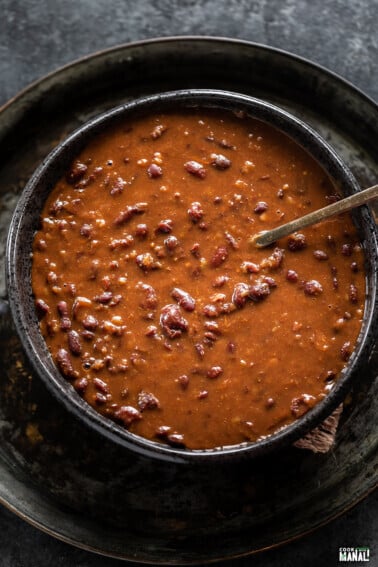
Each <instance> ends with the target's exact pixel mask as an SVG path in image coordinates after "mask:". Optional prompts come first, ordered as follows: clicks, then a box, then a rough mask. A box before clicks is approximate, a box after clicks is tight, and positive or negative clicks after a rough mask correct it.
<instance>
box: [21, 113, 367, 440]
mask: <svg viewBox="0 0 378 567" xmlns="http://www.w3.org/2000/svg"><path fill="white" fill-rule="evenodd" d="M335 199H337V194H336V189H335V187H334V185H333V183H332V182H331V180H330V179H329V178H328V177H327V176H326V174H325V173H324V171H323V170H322V169H321V168H320V167H319V165H318V164H317V163H315V162H314V160H313V159H312V158H311V157H309V155H307V153H305V152H304V151H303V150H302V149H301V148H299V147H298V145H296V144H295V143H293V142H292V141H291V140H289V139H288V138H287V137H286V136H285V135H283V134H282V133H280V132H278V131H277V130H276V129H274V128H273V127H271V126H269V125H266V124H263V123H261V122H259V121H256V120H254V119H252V118H249V117H246V116H240V115H235V114H232V113H228V112H221V111H210V110H203V111H201V110H195V111H194V110H193V111H185V110H179V111H178V112H168V113H166V114H162V115H153V116H152V115H151V116H145V117H143V118H138V119H135V120H134V121H125V122H123V123H121V124H119V125H117V127H116V128H114V127H113V128H112V129H111V130H107V131H105V132H104V133H102V134H101V135H100V136H99V137H97V138H96V139H95V140H93V141H91V142H90V143H89V145H88V146H87V147H86V148H85V149H84V150H83V151H82V153H81V154H80V155H79V156H78V157H77V159H76V160H75V161H74V162H73V163H72V165H71V167H70V169H69V171H67V173H66V175H65V177H64V178H62V179H61V180H60V181H59V182H58V183H57V185H56V186H55V188H54V189H53V191H52V192H51V194H50V196H49V198H48V200H47V202H46V204H45V207H44V210H43V213H42V216H41V226H40V230H39V231H38V232H37V233H36V236H35V241H34V252H33V271H32V279H33V290H34V294H35V299H36V307H37V311H38V314H39V318H40V325H41V330H42V333H43V335H44V337H45V340H46V342H47V345H48V347H49V349H50V351H51V354H52V356H53V358H54V360H55V362H56V364H57V366H58V368H59V369H60V371H61V373H62V374H63V375H64V376H65V378H66V379H67V380H69V381H70V382H71V383H72V385H73V387H74V388H75V389H76V391H77V392H78V393H79V394H80V395H81V396H82V397H83V398H84V399H85V400H86V401H87V402H88V403H89V404H91V405H92V406H93V407H94V408H95V409H96V410H97V411H98V412H100V413H101V414H103V415H104V416H107V417H108V418H110V419H112V420H114V421H116V422H117V423H119V424H121V425H122V426H124V427H125V428H127V429H129V430H130V431H131V432H133V433H135V434H137V435H140V436H142V437H145V438H148V439H151V440H154V441H160V442H162V443H167V444H169V445H171V446H175V447H186V448H189V449H204V448H213V447H219V446H226V445H233V444H239V443H242V442H245V441H252V442H253V441H256V440H258V439H259V438H261V437H263V436H267V435H270V434H272V433H274V432H275V431H277V430H278V429H279V428H281V427H283V426H285V425H287V424H290V423H291V422H293V421H294V420H296V419H298V418H300V417H301V416H302V415H303V414H304V413H306V412H307V411H308V410H309V409H310V408H312V407H313V406H314V405H315V404H316V403H318V402H319V401H320V400H321V399H322V398H323V397H324V396H325V395H327V392H328V391H329V390H330V389H331V388H332V386H333V384H334V382H335V380H337V376H338V374H339V373H340V371H341V370H342V369H343V367H344V366H345V365H346V364H347V361H348V358H349V357H350V355H351V353H352V351H353V348H354V344H355V341H356V338H357V336H358V334H359V331H360V327H361V320H362V317H363V310H364V301H365V274H364V253H363V250H362V247H361V245H360V244H359V242H358V237H357V233H356V230H355V227H354V225H353V222H352V220H351V217H350V216H349V215H342V216H339V217H336V218H333V219H331V220H327V221H326V222H323V223H321V224H318V225H316V226H313V227H310V228H307V229H306V230H304V231H303V232H300V233H295V234H292V235H291V236H289V237H287V238H285V239H282V240H280V241H278V242H277V243H276V244H275V245H274V246H271V247H269V248H266V249H256V248H254V247H251V245H250V244H248V237H249V236H250V235H253V234H255V233H256V232H259V231H261V230H265V229H268V228H273V227H275V226H277V225H279V224H282V223H284V222H288V221H289V220H292V219H294V218H296V217H299V216H302V215H304V214H306V213H308V212H310V211H311V210H314V209H317V208H320V207H323V206H325V205H327V204H328V203H329V202H332V201H334V200H335Z"/></svg>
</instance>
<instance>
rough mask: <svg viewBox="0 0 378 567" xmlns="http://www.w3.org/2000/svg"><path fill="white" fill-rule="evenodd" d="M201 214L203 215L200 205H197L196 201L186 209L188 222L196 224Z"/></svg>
mask: <svg viewBox="0 0 378 567" xmlns="http://www.w3.org/2000/svg"><path fill="white" fill-rule="evenodd" d="M203 214H204V213H203V209H202V205H201V203H199V202H198V201H194V202H193V203H192V204H191V205H190V207H189V209H188V215H189V218H190V220H191V221H192V222H194V223H195V222H198V221H200V220H201V219H202V217H203Z"/></svg>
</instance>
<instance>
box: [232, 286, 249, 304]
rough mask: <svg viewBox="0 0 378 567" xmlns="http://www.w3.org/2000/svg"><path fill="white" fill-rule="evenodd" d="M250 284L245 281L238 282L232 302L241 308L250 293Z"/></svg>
mask: <svg viewBox="0 0 378 567" xmlns="http://www.w3.org/2000/svg"><path fill="white" fill-rule="evenodd" d="M249 288H250V286H249V285H248V284H246V283H244V282H240V283H237V284H236V285H235V287H234V291H233V294H232V299H231V301H232V303H233V304H234V305H236V307H238V308H239V309H240V308H242V307H244V305H245V304H246V302H247V298H248V295H249Z"/></svg>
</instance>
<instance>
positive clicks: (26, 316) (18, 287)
mask: <svg viewBox="0 0 378 567" xmlns="http://www.w3.org/2000/svg"><path fill="white" fill-rule="evenodd" d="M198 106H200V107H205V108H220V109H227V110H233V111H244V112H245V113H246V114H248V115H250V116H252V117H254V118H257V119H259V120H261V121H263V122H266V123H268V124H271V125H272V126H275V127H276V128H277V129H278V130H281V131H283V132H284V133H285V134H286V135H288V136H289V137H290V138H292V139H293V140H294V141H295V142H297V143H298V144H299V145H300V146H302V147H303V148H304V149H305V150H307V151H308V152H309V153H310V154H311V155H312V156H313V157H314V159H315V160H316V161H317V162H318V163H319V164H320V165H321V166H322V167H323V169H324V170H325V171H326V172H327V173H328V175H329V176H330V177H331V178H332V179H333V180H334V182H335V184H336V186H337V187H338V188H339V189H340V191H341V192H342V193H343V194H345V195H349V194H352V193H354V192H356V191H359V189H360V188H359V186H358V184H357V182H356V180H355V179H354V177H353V175H352V174H351V172H350V171H349V169H348V168H347V167H346V165H345V164H344V163H343V162H342V161H341V160H340V158H339V157H338V156H337V154H336V153H335V151H334V150H333V149H332V148H331V147H330V146H329V145H328V144H327V143H326V142H325V141H324V140H323V139H322V138H321V137H320V136H319V135H318V134H317V133H316V132H315V131H314V130H312V129H311V128H310V127H309V126H307V125H306V124H304V123H303V122H301V121H300V120H298V119H297V118H295V117H294V116H292V115H290V114H288V113H287V112H285V111H284V110H282V109H279V108H278V107H276V106H273V105H272V104H269V103H267V102H264V101H261V100H258V99H255V98H251V97H248V96H245V95H240V94H236V93H230V92H224V91H216V90H185V91H175V92H167V93H162V94H158V95H152V96H147V97H143V98H141V99H138V100H136V101H132V102H128V103H126V104H124V105H122V106H119V107H117V108H114V109H112V110H109V111H107V112H105V113H104V114H102V115H101V116H98V117H96V118H94V119H92V120H90V121H89V122H88V123H86V124H84V125H83V126H82V127H80V128H79V129H78V130H76V131H75V132H74V133H73V134H71V135H70V136H69V137H68V138H67V139H66V140H64V141H63V142H62V143H61V144H59V145H58V146H57V147H56V148H55V149H54V150H53V151H52V152H51V153H50V154H49V155H48V156H47V158H46V159H45V160H44V161H43V163H42V164H41V165H40V166H39V168H38V169H37V170H36V171H35V173H34V174H33V175H32V177H31V178H30V180H29V182H28V183H27V185H26V187H25V189H24V191H23V193H22V195H21V197H20V200H19V202H18V205H17V207H16V210H15V212H14V215H13V218H12V222H11V225H10V230H9V236H8V242H7V260H6V269H7V285H8V297H9V302H10V306H11V312H12V316H13V320H14V323H15V326H16V329H17V332H18V334H19V337H20V339H21V342H22V345H23V347H24V349H25V351H26V355H27V356H28V358H29V360H30V362H31V363H32V365H33V367H34V369H35V370H36V372H37V373H38V375H39V376H40V378H41V379H42V380H43V381H44V383H45V384H46V386H47V387H48V388H49V390H50V391H51V392H52V394H53V395H54V396H55V397H56V398H57V399H58V400H59V402H60V403H62V404H63V405H64V406H65V407H66V408H67V409H68V410H69V411H70V412H72V413H73V414H74V415H75V416H76V417H78V418H79V419H80V420H81V421H82V422H84V423H85V424H86V425H87V426H88V427H90V428H92V429H94V430H95V431H97V432H98V434H100V435H105V436H107V437H108V438H110V439H111V440H112V441H114V442H116V443H118V444H120V445H122V446H123V447H125V448H127V449H128V450H131V451H136V452H137V453H139V454H142V455H145V456H148V457H155V458H158V459H163V460H171V461H175V462H186V463H204V462H214V461H217V462H219V461H230V460H234V459H237V458H241V457H243V458H244V457H248V458H251V457H256V456H258V455H263V454H266V453H268V452H271V451H273V450H274V449H278V448H283V447H284V446H287V445H289V444H291V443H293V442H294V441H296V440H298V439H299V438H300V437H302V436H303V435H305V434H306V433H307V432H308V431H310V430H311V429H312V428H314V427H315V426H317V425H319V424H320V423H321V422H322V421H323V420H324V419H325V418H326V417H327V416H329V415H330V414H331V413H332V411H333V410H334V409H335V408H336V407H337V406H338V405H339V404H340V403H341V402H342V400H343V399H344V398H345V395H346V394H347V392H348V391H349V390H350V388H351V386H352V385H353V382H354V381H355V380H356V379H358V378H360V379H361V374H362V370H363V368H364V365H365V364H366V361H367V359H368V354H369V351H370V349H371V346H372V345H373V343H374V340H375V333H376V329H377V293H376V290H377V253H378V249H377V235H376V227H375V223H374V222H373V219H372V217H371V214H370V212H369V209H368V207H366V206H364V207H361V208H360V209H359V210H356V211H355V212H354V220H355V223H356V226H357V228H358V231H359V234H360V238H361V242H362V243H363V247H364V252H365V257H366V266H365V268H366V274H367V279H366V285H367V297H366V305H365V314H364V319H363V324H362V328H361V332H360V334H359V337H358V340H357V343H356V347H355V349H354V352H353V354H352V356H351V358H350V360H349V361H348V364H347V366H346V368H344V370H343V371H342V372H341V375H340V376H339V378H338V380H337V382H336V384H335V386H334V387H333V389H332V390H331V391H330V392H329V393H328V395H327V396H326V397H325V398H324V399H323V400H322V401H321V402H319V403H318V404H317V405H316V406H315V407H314V408H312V409H311V410H310V411H309V412H307V413H306V414H305V415H304V416H303V417H301V418H299V419H298V420H297V421H295V422H294V423H292V424H290V425H288V426H286V427H285V428H283V429H281V430H280V431H278V432H276V433H274V434H272V435H270V436H268V437H265V438H264V439H261V440H259V441H257V442H246V443H243V444H239V445H234V446H227V447H219V448H214V449H206V450H188V449H179V448H174V447H170V446H167V445H163V444H161V443H157V442H154V441H150V440H147V439H145V438H143V437H140V436H137V435H135V434H133V433H130V432H129V431H127V430H125V429H124V428H122V427H121V426H119V425H117V424H116V423H114V422H113V421H111V420H110V419H108V418H105V417H103V416H102V415H100V414H99V413H98V412H96V410H94V409H93V408H92V407H91V406H90V405H89V404H87V403H86V402H85V401H84V400H83V399H82V398H81V397H80V396H79V395H78V394H77V393H76V391H75V390H74V389H73V387H72V386H71V385H70V384H69V382H67V380H66V379H65V378H64V377H63V376H62V375H61V374H60V372H59V371H58V369H57V367H56V366H55V364H54V362H53V360H52V357H51V356H50V353H49V351H48V349H47V346H46V343H45V341H44V339H43V337H42V335H41V332H40V329H39V324H38V319H37V315H36V309H35V304H34V298H33V293H32V286H31V252H32V242H33V238H34V234H35V232H36V230H37V228H38V226H39V220H40V214H41V210H42V208H43V205H44V203H45V200H46V198H47V196H48V194H49V193H50V191H51V190H52V189H53V187H54V185H55V183H56V182H57V181H58V179H59V178H60V177H61V176H62V175H63V174H64V172H65V171H66V170H67V169H68V167H69V165H70V163H71V162H72V160H73V159H74V158H75V157H76V156H77V154H78V153H79V152H80V151H81V149H82V148H83V147H84V146H85V145H86V144H87V142H88V141H89V140H90V139H91V138H93V137H94V136H96V135H97V134H98V133H99V132H101V131H102V130H103V129H104V128H106V127H108V126H110V125H112V124H115V123H116V122H117V121H119V120H121V119H123V118H125V117H131V116H132V117H136V116H139V115H142V114H144V113H149V112H159V111H164V110H167V109H169V108H172V107H176V108H194V107H198Z"/></svg>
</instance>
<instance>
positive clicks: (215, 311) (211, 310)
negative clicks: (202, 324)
mask: <svg viewBox="0 0 378 567" xmlns="http://www.w3.org/2000/svg"><path fill="white" fill-rule="evenodd" d="M202 313H203V314H204V315H205V316H206V317H209V318H212V317H218V315H219V313H220V310H219V308H218V307H217V306H216V305H211V304H210V303H209V304H208V305H205V306H204V307H203V309H202Z"/></svg>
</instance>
